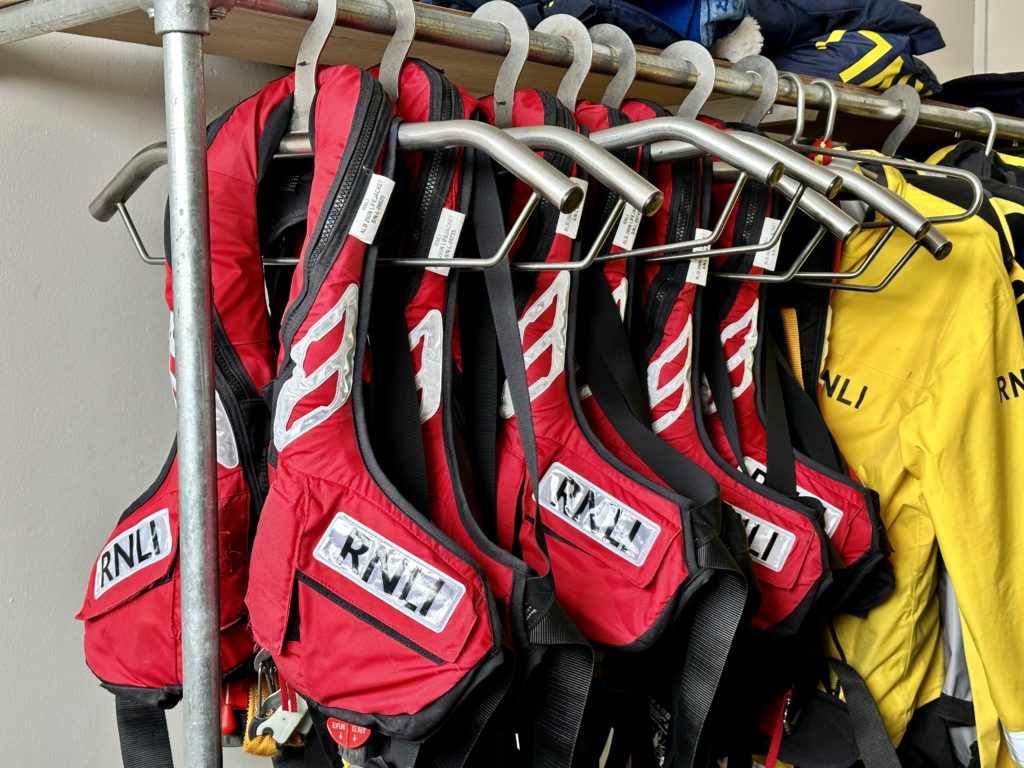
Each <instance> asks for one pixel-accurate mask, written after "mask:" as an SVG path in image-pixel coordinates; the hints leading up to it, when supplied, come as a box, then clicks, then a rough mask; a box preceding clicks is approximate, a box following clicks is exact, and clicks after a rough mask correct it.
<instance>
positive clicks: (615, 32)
mask: <svg viewBox="0 0 1024 768" xmlns="http://www.w3.org/2000/svg"><path fill="white" fill-rule="evenodd" d="M590 39H591V40H593V41H594V42H595V43H601V44H602V45H607V46H608V47H609V48H610V49H611V51H612V53H614V54H615V58H616V60H617V61H618V68H617V69H616V70H615V76H614V77H613V78H612V81H611V82H610V83H608V87H607V88H605V89H604V95H602V96H601V104H603V105H604V106H606V107H611V108H612V109H618V108H619V107H620V106H622V102H623V101H624V100H625V98H626V92H627V91H629V87H630V86H631V85H632V84H633V80H635V79H636V46H635V45H633V41H632V39H630V37H629V35H628V34H627V33H626V30H624V29H623V28H622V27H617V26H615V25H614V24H595V25H594V26H592V27H591V28H590Z"/></svg>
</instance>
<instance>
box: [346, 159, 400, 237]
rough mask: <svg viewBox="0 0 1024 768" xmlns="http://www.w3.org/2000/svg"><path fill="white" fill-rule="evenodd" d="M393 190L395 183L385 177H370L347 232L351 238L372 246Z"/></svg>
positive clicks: (375, 175) (374, 175)
mask: <svg viewBox="0 0 1024 768" xmlns="http://www.w3.org/2000/svg"><path fill="white" fill-rule="evenodd" d="M394 189H395V182H394V181H393V180H391V179H389V178H388V177H387V176H378V175H377V174H376V173H375V174H373V175H372V176H371V177H370V184H369V186H367V187H366V194H365V195H363V202H361V203H360V204H359V210H358V211H356V218H355V220H354V221H353V222H352V228H351V229H350V230H349V231H348V233H349V234H350V235H352V237H354V238H357V239H358V240H362V241H363V242H364V243H366V244H367V245H372V244H373V241H374V240H375V239H376V238H377V230H378V229H380V223H381V221H383V220H384V212H385V211H386V210H387V209H388V201H389V200H391V193H392V192H393V191H394Z"/></svg>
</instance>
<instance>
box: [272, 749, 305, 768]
mask: <svg viewBox="0 0 1024 768" xmlns="http://www.w3.org/2000/svg"><path fill="white" fill-rule="evenodd" d="M270 761H271V763H273V765H274V768H305V766H306V759H305V749H304V748H303V747H284V748H282V749H279V750H278V751H277V754H276V755H274V756H273V757H272V758H270Z"/></svg>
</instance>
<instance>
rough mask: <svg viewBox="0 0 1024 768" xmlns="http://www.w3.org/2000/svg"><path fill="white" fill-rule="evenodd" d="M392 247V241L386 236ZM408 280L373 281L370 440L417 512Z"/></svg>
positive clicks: (418, 441) (422, 499)
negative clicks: (407, 299) (407, 304)
mask: <svg viewBox="0 0 1024 768" xmlns="http://www.w3.org/2000/svg"><path fill="white" fill-rule="evenodd" d="M388 242H389V243H391V244H392V245H393V244H394V243H395V238H393V237H389V238H388ZM407 278H408V275H405V274H398V271H397V270H388V272H387V274H385V275H380V276H378V277H377V279H376V283H377V285H376V287H375V290H374V296H373V303H372V305H371V307H370V326H369V334H370V339H371V340H372V346H371V349H370V362H371V365H372V381H373V386H372V388H371V390H370V395H371V397H370V419H369V421H370V437H371V441H372V443H373V447H374V456H375V457H376V459H377V462H378V463H379V464H380V467H381V469H383V470H384V474H385V475H387V477H388V478H389V479H390V480H391V481H392V482H393V483H394V484H395V486H396V487H397V488H398V490H399V491H401V493H402V496H404V497H405V498H406V500H408V501H409V502H410V503H411V504H412V505H413V506H414V507H415V508H416V509H418V510H420V511H423V512H426V511H427V510H429V509H430V496H429V491H428V485H427V462H426V456H425V454H424V449H423V434H422V432H421V427H420V411H419V399H418V395H417V392H416V374H415V372H414V370H413V363H412V352H411V350H410V349H409V329H408V326H407V323H406V320H405V312H404V309H405V307H404V299H405V296H404V294H405V291H404V290H403V288H404V287H405V286H406V280H407Z"/></svg>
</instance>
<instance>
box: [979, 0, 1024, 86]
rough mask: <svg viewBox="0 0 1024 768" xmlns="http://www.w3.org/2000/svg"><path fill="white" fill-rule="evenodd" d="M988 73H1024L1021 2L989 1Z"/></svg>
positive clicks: (1013, 0) (1015, 0) (1011, 0)
mask: <svg viewBox="0 0 1024 768" xmlns="http://www.w3.org/2000/svg"><path fill="white" fill-rule="evenodd" d="M987 28H988V49H987V51H986V57H985V58H986V69H985V71H987V72H1021V71H1024V46H1021V43H1020V35H1019V32H1020V29H1021V4H1020V0H988V24H987Z"/></svg>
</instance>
